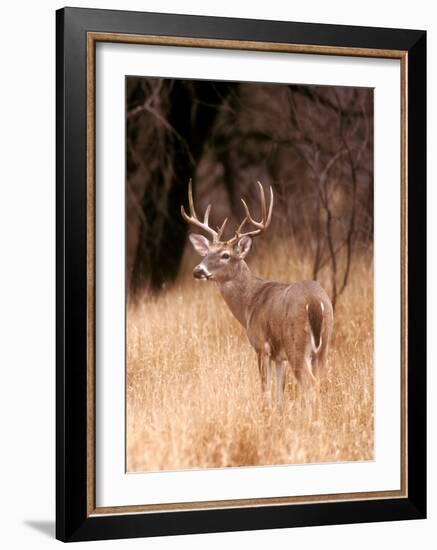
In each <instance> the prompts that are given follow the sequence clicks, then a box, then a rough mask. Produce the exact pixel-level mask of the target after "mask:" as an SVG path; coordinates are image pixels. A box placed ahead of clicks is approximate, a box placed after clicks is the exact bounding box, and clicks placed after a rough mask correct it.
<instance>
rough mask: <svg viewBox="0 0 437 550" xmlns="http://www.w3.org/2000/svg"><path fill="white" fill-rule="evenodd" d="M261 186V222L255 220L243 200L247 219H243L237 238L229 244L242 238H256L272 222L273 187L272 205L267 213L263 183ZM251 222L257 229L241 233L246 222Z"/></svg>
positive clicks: (233, 238) (270, 204) (237, 231)
mask: <svg viewBox="0 0 437 550" xmlns="http://www.w3.org/2000/svg"><path fill="white" fill-rule="evenodd" d="M257 183H258V186H259V193H260V198H261V221H259V222H257V221H256V220H254V219H253V218H252V216H251V214H250V211H249V207H248V206H247V204H246V201H245V200H244V199H241V202H242V203H243V207H244V211H245V212H246V217H245V218H244V219H243V221H242V222H241V223H240V225H239V226H238V229H237V230H236V231H235V236H234V237H232V239H231V240H230V241H229V242H235V241H237V240H239V239H241V237H246V236H250V237H256V236H257V235H259V234H260V233H262V232H263V231H265V230H266V229H267V228H268V226H269V225H270V222H271V220H272V211H273V189H272V186H270V203H269V209H268V211H267V205H266V196H265V194H264V188H263V186H262V184H261V182H259V181H258V182H257ZM248 221H249V222H250V223H251V224H252V225H254V226H255V227H256V229H252V231H247V232H246V233H241V230H242V229H243V227H244V225H245V224H246V222H248Z"/></svg>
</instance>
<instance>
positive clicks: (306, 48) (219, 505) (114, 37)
mask: <svg viewBox="0 0 437 550" xmlns="http://www.w3.org/2000/svg"><path fill="white" fill-rule="evenodd" d="M86 35H87V46H86V57H87V63H86V69H87V70H86V82H87V101H86V104H87V176H86V180H87V342H88V349H87V495H86V510H87V517H97V516H107V515H123V514H126V515H127V514H134V513H149V514H150V513H157V512H165V511H167V512H174V511H184V510H185V511H186V510H211V509H228V508H240V507H264V506H271V505H275V506H284V505H290V504H294V505H297V504H310V503H323V502H353V501H360V500H374V499H378V500H384V499H391V498H405V499H407V498H408V455H407V452H408V448H407V445H408V434H407V430H408V407H407V400H408V392H407V389H408V368H407V366H408V355H407V353H408V288H407V282H408V249H407V247H408V226H407V220H408V202H407V201H408V194H407V191H408V182H407V176H408V165H407V161H408V149H407V146H408V52H407V51H406V50H380V49H374V48H349V47H331V46H314V45H303V44H286V43H272V42H252V41H240V40H222V39H207V38H186V37H178V36H156V35H139V34H123V33H107V32H87V33H86ZM97 42H117V43H128V44H132V43H135V44H149V45H158V46H159V45H160V46H180V47H203V48H214V49H231V50H238V49H240V50H249V51H265V52H288V53H301V54H314V55H337V56H353V57H371V58H389V59H398V60H400V71H401V83H400V88H401V89H400V91H401V113H400V116H401V144H400V145H401V205H400V206H401V228H400V230H401V324H402V326H401V395H400V399H401V488H400V489H399V490H394V491H375V492H362V493H344V494H341V493H338V494H333V495H305V496H299V497H297V496H295V497H266V498H255V499H235V500H220V501H202V502H187V503H165V504H158V505H152V504H150V505H149V504H145V505H127V506H113V507H97V506H96V464H95V459H96V449H95V414H96V411H95V390H96V388H95V356H94V354H95V68H96V67H95V54H96V51H95V48H96V43H97Z"/></svg>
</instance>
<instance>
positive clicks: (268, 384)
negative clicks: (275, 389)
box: [258, 353, 272, 395]
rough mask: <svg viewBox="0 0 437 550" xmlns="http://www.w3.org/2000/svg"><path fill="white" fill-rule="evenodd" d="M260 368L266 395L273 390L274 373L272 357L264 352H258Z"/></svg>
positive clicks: (262, 386)
mask: <svg viewBox="0 0 437 550" xmlns="http://www.w3.org/2000/svg"><path fill="white" fill-rule="evenodd" d="M258 369H259V375H260V378H261V390H262V393H263V394H264V395H267V394H269V393H270V392H271V388H272V373H271V365H270V357H269V356H268V355H266V354H264V353H259V354H258Z"/></svg>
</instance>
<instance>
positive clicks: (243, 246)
mask: <svg viewBox="0 0 437 550" xmlns="http://www.w3.org/2000/svg"><path fill="white" fill-rule="evenodd" d="M251 246H252V238H251V237H249V236H248V235H246V236H245V237H241V239H240V240H239V241H238V248H239V250H240V258H243V259H244V258H245V257H246V256H247V255H248V254H249V251H250V248H251Z"/></svg>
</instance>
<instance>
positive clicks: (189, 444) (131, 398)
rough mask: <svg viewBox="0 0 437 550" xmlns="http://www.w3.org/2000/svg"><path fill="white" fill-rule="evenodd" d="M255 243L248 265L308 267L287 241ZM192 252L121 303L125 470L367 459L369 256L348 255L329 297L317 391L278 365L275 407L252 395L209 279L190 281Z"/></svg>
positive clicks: (279, 269)
mask: <svg viewBox="0 0 437 550" xmlns="http://www.w3.org/2000/svg"><path fill="white" fill-rule="evenodd" d="M256 244H257V248H258V253H257V254H254V258H253V260H252V261H249V266H250V267H251V269H252V270H253V271H254V273H256V274H257V275H260V276H263V277H266V278H271V279H275V280H279V281H286V282H289V281H293V280H300V279H305V278H311V263H310V261H309V260H308V259H306V258H305V256H304V255H303V256H302V255H299V259H298V260H297V259H296V260H294V259H292V258H293V252H295V250H296V248H295V247H294V246H293V245H292V243H284V242H281V244H280V245H279V246H277V247H276V248H275V249H273V248H272V247H271V246H270V247H269V248H268V249H267V247H266V248H265V249H264V252H263V250H261V249H259V246H258V243H256ZM196 263H198V259H197V258H195V257H194V256H192V255H191V253H190V252H188V251H187V254H186V257H185V258H184V263H183V269H182V270H181V275H180V277H179V280H178V281H177V282H176V284H174V285H172V286H171V287H169V288H168V289H167V290H164V291H163V292H162V293H160V294H159V295H158V296H157V297H145V298H144V300H142V301H141V303H140V304H137V305H135V306H134V305H129V306H128V316H127V469H128V471H130V472H139V471H147V470H154V471H156V470H179V469H193V468H194V469H198V468H222V467H227V466H231V467H232V466H249V465H267V464H298V463H314V462H333V461H352V460H369V459H372V458H373V263H372V258H371V256H370V255H369V256H363V255H361V256H359V257H356V258H354V264H353V267H352V272H351V277H350V282H349V285H348V287H347V289H346V291H345V293H344V294H343V295H342V296H341V298H340V299H339V302H338V304H337V308H336V312H335V326H334V338H333V342H332V346H331V351H330V354H329V364H328V368H327V370H326V371H325V375H324V376H323V378H322V381H321V386H320V396H319V399H318V402H317V403H316V404H315V405H313V406H310V405H309V404H308V401H307V400H305V399H304V398H303V395H302V391H301V389H300V388H299V387H298V386H297V384H296V382H295V380H294V378H293V375H292V373H291V370H288V371H287V386H286V392H285V405H284V410H283V412H282V413H281V412H279V411H278V410H277V409H276V408H275V407H274V406H270V405H269V404H268V403H267V404H266V402H265V400H263V399H262V397H261V391H260V381H259V375H258V367H257V361H256V355H255V352H254V351H253V349H252V348H251V347H250V345H249V343H248V341H247V337H246V334H245V332H244V330H243V329H242V327H241V326H240V325H239V324H238V323H237V321H236V320H235V319H234V318H233V317H232V315H231V313H230V312H229V311H228V309H227V306H226V304H225V303H224V301H223V300H222V298H221V296H220V294H219V292H218V289H217V288H216V286H215V283H213V282H202V281H195V280H193V278H192V276H191V271H192V268H193V267H194V265H195V264H196ZM323 275H324V274H323V273H322V281H321V282H322V284H323ZM327 275H328V274H327V273H326V274H325V276H327ZM327 288H328V289H329V287H327Z"/></svg>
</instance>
